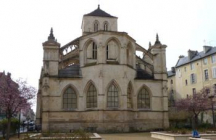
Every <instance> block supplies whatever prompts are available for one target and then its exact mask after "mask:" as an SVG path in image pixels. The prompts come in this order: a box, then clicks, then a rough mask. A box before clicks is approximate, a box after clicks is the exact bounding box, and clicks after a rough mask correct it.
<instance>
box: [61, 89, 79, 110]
mask: <svg viewBox="0 0 216 140" xmlns="http://www.w3.org/2000/svg"><path fill="white" fill-rule="evenodd" d="M76 108H77V95H76V92H75V91H74V90H73V89H72V88H71V87H69V88H67V89H66V91H65V92H64V94H63V109H76Z"/></svg>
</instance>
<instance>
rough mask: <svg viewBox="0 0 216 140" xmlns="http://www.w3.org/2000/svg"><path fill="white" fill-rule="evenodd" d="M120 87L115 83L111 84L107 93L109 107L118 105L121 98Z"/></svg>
mask: <svg viewBox="0 0 216 140" xmlns="http://www.w3.org/2000/svg"><path fill="white" fill-rule="evenodd" d="M118 98H119V97H118V89H117V87H116V86H115V85H114V84H111V85H110V87H109V88H108V93H107V107H111V108H112V107H114V108H115V107H118V106H119V99H118Z"/></svg>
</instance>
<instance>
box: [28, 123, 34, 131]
mask: <svg viewBox="0 0 216 140" xmlns="http://www.w3.org/2000/svg"><path fill="white" fill-rule="evenodd" d="M27 128H28V131H34V130H35V124H33V123H30V124H29V125H28V126H27Z"/></svg>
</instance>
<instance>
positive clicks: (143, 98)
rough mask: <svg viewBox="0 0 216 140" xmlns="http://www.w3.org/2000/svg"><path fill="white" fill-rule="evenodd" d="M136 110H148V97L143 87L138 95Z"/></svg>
mask: <svg viewBox="0 0 216 140" xmlns="http://www.w3.org/2000/svg"><path fill="white" fill-rule="evenodd" d="M137 108H139V109H148V108H150V95H149V93H148V91H147V90H146V89H145V88H144V87H143V88H142V89H141V90H140V91H139V93H138V97H137Z"/></svg>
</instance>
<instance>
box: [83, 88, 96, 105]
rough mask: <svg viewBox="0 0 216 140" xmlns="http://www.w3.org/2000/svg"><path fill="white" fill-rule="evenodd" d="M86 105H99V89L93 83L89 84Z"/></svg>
mask: <svg viewBox="0 0 216 140" xmlns="http://www.w3.org/2000/svg"><path fill="white" fill-rule="evenodd" d="M86 107H87V108H95V107H97V91H96V88H95V86H94V85H93V84H91V85H90V86H89V89H88V91H87V96H86Z"/></svg>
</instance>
